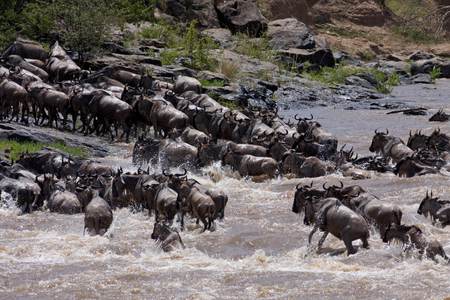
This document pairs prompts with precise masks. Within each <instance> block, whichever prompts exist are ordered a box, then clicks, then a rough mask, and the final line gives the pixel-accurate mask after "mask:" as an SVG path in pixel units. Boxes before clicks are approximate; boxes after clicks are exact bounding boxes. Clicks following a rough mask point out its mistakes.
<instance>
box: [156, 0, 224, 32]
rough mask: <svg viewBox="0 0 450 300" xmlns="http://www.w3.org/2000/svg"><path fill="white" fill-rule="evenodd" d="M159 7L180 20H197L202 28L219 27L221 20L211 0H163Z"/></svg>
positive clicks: (158, 2) (159, 2)
mask: <svg viewBox="0 0 450 300" xmlns="http://www.w3.org/2000/svg"><path fill="white" fill-rule="evenodd" d="M157 8H158V9H159V10H161V12H162V13H163V14H166V15H169V16H172V17H174V18H175V19H177V20H178V21H183V22H189V21H192V20H197V22H198V25H199V26H200V27H202V28H211V27H219V21H218V19H217V14H216V11H215V8H214V4H213V1H211V0H161V1H157Z"/></svg>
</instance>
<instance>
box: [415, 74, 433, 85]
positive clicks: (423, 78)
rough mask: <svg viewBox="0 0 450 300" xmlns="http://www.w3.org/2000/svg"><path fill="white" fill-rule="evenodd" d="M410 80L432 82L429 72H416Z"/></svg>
mask: <svg viewBox="0 0 450 300" xmlns="http://www.w3.org/2000/svg"><path fill="white" fill-rule="evenodd" d="M411 82H412V83H426V84H431V83H433V80H432V79H431V76H430V74H417V75H414V76H412V77H411Z"/></svg>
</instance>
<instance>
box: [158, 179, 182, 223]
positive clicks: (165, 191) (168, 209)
mask: <svg viewBox="0 0 450 300" xmlns="http://www.w3.org/2000/svg"><path fill="white" fill-rule="evenodd" d="M153 201H154V205H152V206H153V207H154V208H155V220H156V222H158V221H159V220H160V218H161V217H163V218H164V219H165V221H166V222H169V223H172V222H173V219H174V218H175V215H176V214H177V213H178V212H179V211H180V207H181V204H180V203H179V200H178V193H177V192H175V191H174V190H173V189H171V188H170V187H169V186H168V184H167V183H163V184H159V186H158V188H157V190H156V192H155V198H154V200H153Z"/></svg>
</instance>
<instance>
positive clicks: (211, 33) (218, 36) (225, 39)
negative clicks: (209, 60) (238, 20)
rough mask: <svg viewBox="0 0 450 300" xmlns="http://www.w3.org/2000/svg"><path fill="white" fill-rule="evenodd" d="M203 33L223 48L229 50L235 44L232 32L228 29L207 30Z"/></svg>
mask: <svg viewBox="0 0 450 300" xmlns="http://www.w3.org/2000/svg"><path fill="white" fill-rule="evenodd" d="M202 33H203V34H204V35H206V36H208V37H210V38H212V39H213V41H215V42H216V43H218V44H219V45H220V46H221V47H223V48H228V47H230V46H231V44H232V43H233V40H232V35H231V31H230V30H228V29H226V28H210V29H205V30H203V31H202Z"/></svg>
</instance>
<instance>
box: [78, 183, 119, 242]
mask: <svg viewBox="0 0 450 300" xmlns="http://www.w3.org/2000/svg"><path fill="white" fill-rule="evenodd" d="M90 190H91V196H92V200H90V201H89V204H88V205H87V206H86V209H85V212H84V231H86V229H87V230H88V232H89V234H91V235H97V234H99V235H103V234H105V233H106V231H108V229H109V226H111V223H112V221H113V212H112V210H111V207H110V206H109V204H108V202H106V201H105V200H104V199H103V198H101V197H100V196H99V195H98V191H96V190H94V189H92V188H90Z"/></svg>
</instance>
